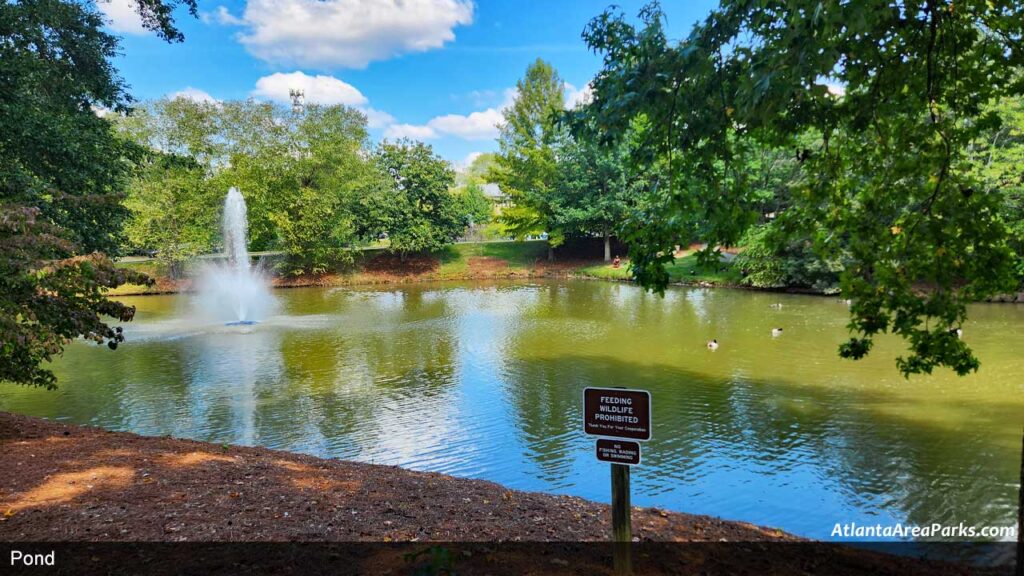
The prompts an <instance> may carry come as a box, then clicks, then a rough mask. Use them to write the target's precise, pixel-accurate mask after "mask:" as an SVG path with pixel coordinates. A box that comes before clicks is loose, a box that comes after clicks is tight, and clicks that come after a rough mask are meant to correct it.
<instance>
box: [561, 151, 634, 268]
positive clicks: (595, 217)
mask: <svg viewBox="0 0 1024 576" xmlns="http://www.w3.org/2000/svg"><path fill="white" fill-rule="evenodd" d="M628 152H629V150H628V143H627V142H623V143H622V144H620V145H618V146H615V147H612V148H602V147H600V146H596V145H594V144H593V143H591V142H589V141H587V140H586V139H580V138H573V139H570V140H568V141H567V143H566V144H565V145H563V146H562V148H561V149H560V151H559V155H558V164H557V166H558V178H557V180H556V185H555V190H554V191H553V193H552V196H553V197H554V200H553V201H552V202H550V203H549V208H548V209H550V210H553V212H554V214H553V217H552V219H553V220H554V221H556V222H557V223H558V228H559V229H561V230H563V232H564V233H565V234H567V235H576V236H591V235H592V234H598V235H600V236H601V238H603V239H604V261H605V262H609V261H611V259H612V254H611V238H612V236H613V235H614V234H616V233H617V231H618V229H619V226H620V224H621V223H622V222H623V220H624V219H625V218H626V215H627V214H628V212H629V209H630V206H631V204H632V203H633V197H634V195H635V193H636V192H637V191H638V190H639V189H640V188H641V187H642V186H643V182H642V181H641V180H639V179H636V178H634V177H633V176H634V174H631V172H630V169H629V167H628Z"/></svg>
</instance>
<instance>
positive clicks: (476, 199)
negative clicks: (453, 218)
mask: <svg viewBox="0 0 1024 576" xmlns="http://www.w3.org/2000/svg"><path fill="white" fill-rule="evenodd" d="M454 194H455V197H456V198H458V201H459V213H460V214H463V215H464V216H465V218H466V222H467V224H468V225H469V226H473V225H480V224H487V223H488V222H490V221H491V218H492V217H493V216H494V207H493V206H492V205H491V201H490V200H488V199H487V196H484V189H483V186H481V185H480V184H479V183H477V182H470V183H469V184H466V185H465V186H461V187H459V188H456V189H455V190H454Z"/></svg>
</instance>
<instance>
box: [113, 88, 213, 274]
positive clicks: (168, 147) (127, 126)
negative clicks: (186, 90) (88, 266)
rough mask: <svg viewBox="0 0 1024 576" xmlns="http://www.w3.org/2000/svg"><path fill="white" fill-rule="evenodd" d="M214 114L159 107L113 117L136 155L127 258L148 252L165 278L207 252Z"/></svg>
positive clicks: (186, 106) (195, 105) (172, 103)
mask: <svg viewBox="0 0 1024 576" xmlns="http://www.w3.org/2000/svg"><path fill="white" fill-rule="evenodd" d="M216 113H217V107H216V106H215V105H213V104H210V103H204V102H196V101H193V100H190V99H187V98H176V99H174V100H167V99H161V100H157V101H154V102H147V103H145V104H143V105H141V106H136V107H134V108H133V109H132V110H131V113H130V114H128V115H124V116H120V115H119V116H114V117H113V119H114V123H115V125H116V127H117V129H118V132H119V133H120V134H121V135H122V136H123V137H125V138H127V139H128V140H130V141H132V142H133V143H135V144H136V145H138V146H139V147H140V148H142V149H143V150H144V152H143V153H141V154H139V155H138V158H137V160H136V162H135V166H134V174H133V177H132V178H131V180H130V182H129V185H128V197H127V199H126V200H125V207H126V208H127V209H128V211H129V212H130V217H129V219H128V223H127V226H126V228H125V232H126V234H127V240H128V242H127V245H128V246H129V247H131V248H132V249H134V250H155V251H156V257H157V258H158V259H160V260H161V261H163V262H164V263H166V264H167V265H168V268H169V270H170V273H171V275H172V276H178V275H179V274H181V272H182V271H183V267H184V263H185V262H186V261H187V260H188V259H190V258H192V257H194V256H196V255H198V254H203V253H207V252H209V251H210V250H211V248H212V247H213V244H214V241H215V238H216V235H217V231H218V226H217V216H218V213H219V204H220V202H221V199H222V198H223V195H224V193H223V191H219V190H216V189H215V188H214V187H213V186H211V185H210V183H209V176H210V173H211V171H212V170H213V166H214V165H215V164H216V162H217V161H218V159H219V151H218V148H217V146H216V144H215V142H216V126H215V120H216Z"/></svg>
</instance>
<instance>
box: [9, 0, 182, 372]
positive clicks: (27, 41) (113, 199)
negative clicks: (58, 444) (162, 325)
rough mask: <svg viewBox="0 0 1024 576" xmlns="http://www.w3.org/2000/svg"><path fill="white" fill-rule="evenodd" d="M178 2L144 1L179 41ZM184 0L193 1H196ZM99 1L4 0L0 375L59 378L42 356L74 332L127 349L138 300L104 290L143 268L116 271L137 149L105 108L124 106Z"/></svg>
mask: <svg viewBox="0 0 1024 576" xmlns="http://www.w3.org/2000/svg"><path fill="white" fill-rule="evenodd" d="M175 4H178V3H177V2H160V1H159V0H142V4H141V5H140V10H141V12H142V14H143V17H144V22H145V23H146V24H147V26H149V27H150V28H151V29H156V30H158V31H159V32H160V33H161V34H162V35H163V36H164V37H165V38H168V39H178V38H180V33H178V32H177V30H175V29H174V28H173V26H172V25H171V24H172V23H171V18H170V10H171V9H172V8H173V6H174V5H175ZM184 4H186V5H188V6H189V7H190V8H191V9H192V10H194V9H195V2H194V1H191V0H186V2H184ZM102 26H103V20H102V18H101V17H100V15H99V14H97V12H96V11H95V10H94V9H93V8H92V7H91V6H89V5H83V4H80V3H75V2H68V1H61V0H23V1H22V2H17V3H7V2H5V3H2V4H0V39H2V41H0V62H3V73H2V74H0V380H2V381H7V382H15V383H20V384H28V385H36V386H46V387H50V388H52V387H54V386H55V377H54V375H53V374H52V373H51V372H50V371H48V370H46V369H45V368H44V367H43V365H42V363H43V362H46V361H50V360H52V358H53V357H54V356H55V355H59V354H60V353H61V351H62V350H63V347H64V345H65V344H67V342H68V341H70V340H71V339H73V338H77V337H83V338H86V339H90V340H94V341H96V342H97V343H103V342H107V343H108V345H109V346H110V347H111V348H116V347H117V344H118V342H119V341H120V340H123V338H122V337H121V335H120V330H119V329H117V330H115V329H114V328H112V327H111V326H109V325H108V324H107V321H106V320H105V319H104V318H103V317H104V316H108V317H112V318H114V319H116V320H119V321H128V320H131V318H132V316H133V314H134V311H135V310H134V308H133V307H130V306H125V305H123V304H121V303H118V302H114V301H111V300H108V299H107V298H106V296H105V291H106V290H107V289H108V288H113V287H116V286H119V285H121V284H124V283H125V282H137V283H145V282H147V281H148V279H147V278H145V277H144V276H142V275H140V274H136V273H132V272H128V271H125V270H123V269H119V268H116V267H115V266H114V265H113V263H112V262H111V261H110V260H109V258H108V257H107V256H106V255H104V254H103V251H105V252H108V253H112V254H113V253H116V251H117V247H118V244H119V242H120V229H121V224H122V223H123V221H124V219H125V217H126V216H127V212H126V210H125V209H124V207H123V206H122V205H121V199H122V196H123V194H122V192H123V186H124V184H125V182H126V180H127V176H128V162H127V161H126V159H127V158H129V157H131V156H132V155H133V154H134V152H135V151H134V150H133V149H132V147H130V146H127V145H126V144H125V142H123V141H122V140H120V139H119V138H118V137H117V136H116V134H115V133H114V131H113V130H112V128H111V126H110V124H109V122H107V121H106V120H104V119H102V118H100V117H98V116H97V114H96V113H95V112H94V110H95V109H112V110H124V109H125V108H126V105H127V103H128V95H127V94H126V92H125V89H124V85H123V82H122V81H121V79H120V78H118V76H117V74H116V71H115V70H114V68H113V66H112V65H111V64H110V60H111V59H112V58H113V57H114V56H115V55H116V53H117V40H116V38H114V37H113V36H110V35H109V34H106V33H105V32H103V31H102V30H101V28H102Z"/></svg>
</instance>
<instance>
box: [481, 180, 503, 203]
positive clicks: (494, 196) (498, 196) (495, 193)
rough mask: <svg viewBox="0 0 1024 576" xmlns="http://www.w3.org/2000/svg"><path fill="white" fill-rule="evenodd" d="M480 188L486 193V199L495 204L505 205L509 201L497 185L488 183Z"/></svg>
mask: <svg viewBox="0 0 1024 576" xmlns="http://www.w3.org/2000/svg"><path fill="white" fill-rule="evenodd" d="M480 188H482V189H483V191H484V197H486V198H487V199H488V200H490V201H491V202H494V203H495V204H504V203H505V202H507V201H508V198H507V197H506V196H505V193H504V192H502V191H501V188H500V187H499V186H498V185H497V184H492V183H488V184H484V185H483V186H481V187H480Z"/></svg>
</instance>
